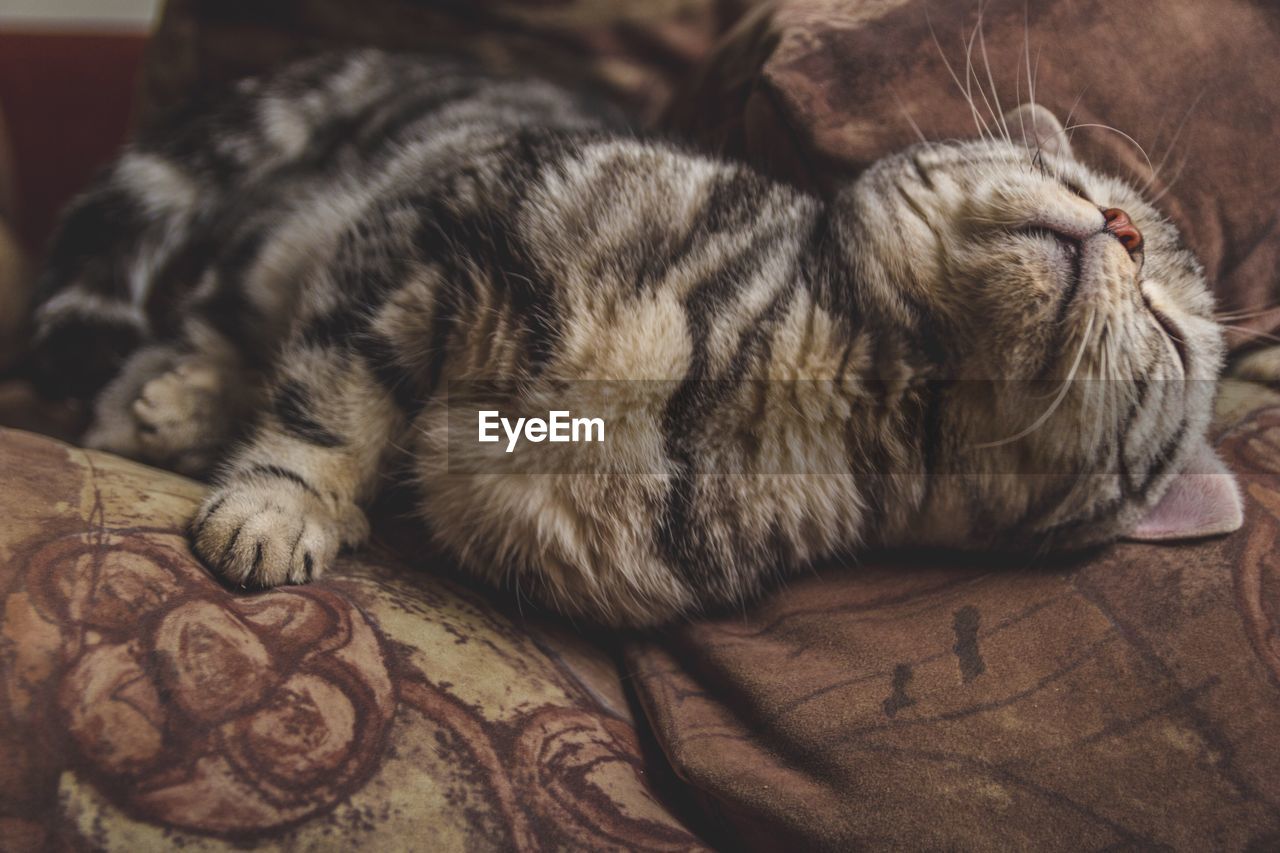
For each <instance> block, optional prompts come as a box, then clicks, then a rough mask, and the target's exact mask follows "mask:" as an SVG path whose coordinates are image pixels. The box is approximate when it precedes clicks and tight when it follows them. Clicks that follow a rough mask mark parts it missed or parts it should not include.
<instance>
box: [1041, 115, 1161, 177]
mask: <svg viewBox="0 0 1280 853" xmlns="http://www.w3.org/2000/svg"><path fill="white" fill-rule="evenodd" d="M1076 128H1098V129H1100V130H1109V131H1111V132H1112V133H1114V134H1117V135H1119V136H1122V137H1124V138H1125V139H1127V140H1128V141H1129V142H1130V143H1132V144H1133V146H1134V147H1135V148H1137V149H1138V152H1139V153H1140V154H1141V155H1142V159H1144V160H1146V161H1147V171H1148V172H1149V173H1151V174H1155V166H1154V165H1152V163H1151V157H1150V156H1148V155H1147V149H1145V148H1143V147H1142V145H1141V143H1139V142H1138V140H1136V139H1134V138H1133V137H1132V136H1130V135H1129V134H1127V133H1125V132H1124V131H1123V130H1120V129H1119V128H1115V127H1112V126H1111V125H1109V124H1102V123H1101V122H1087V123H1084V124H1073V125H1070V126H1068V127H1064V128H1063V130H1065V131H1067V132H1071V131H1073V130H1075V129H1076Z"/></svg>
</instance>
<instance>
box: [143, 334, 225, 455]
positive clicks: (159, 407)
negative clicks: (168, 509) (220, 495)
mask: <svg viewBox="0 0 1280 853" xmlns="http://www.w3.org/2000/svg"><path fill="white" fill-rule="evenodd" d="M225 380H226V377H225V376H224V374H223V371H222V370H221V369H219V367H218V366H216V365H214V364H211V363H205V362H202V361H199V360H195V359H189V360H185V361H180V362H178V364H177V365H176V366H175V367H174V368H173V369H172V370H169V371H167V372H165V373H162V374H161V375H159V376H157V377H156V378H154V379H152V380H150V381H149V382H147V383H146V384H145V385H143V386H142V389H141V391H140V392H139V393H138V397H137V399H135V400H134V401H133V404H132V405H131V406H130V414H131V415H132V416H133V420H134V424H135V427H136V429H137V436H138V439H137V440H138V444H139V445H140V447H141V448H142V455H143V456H144V457H145V458H146V459H148V460H150V461H154V462H158V463H160V464H167V465H168V466H169V467H171V468H173V469H174V470H176V471H179V472H181V473H184V474H190V475H196V476H198V475H200V474H202V473H204V472H205V471H207V470H208V469H209V468H210V467H212V466H213V464H214V463H215V462H216V461H217V458H218V456H219V455H220V451H221V449H222V447H223V445H224V444H225V443H226V441H227V439H228V438H229V436H230V434H231V432H232V427H231V415H232V412H231V408H232V407H231V406H230V405H229V403H230V394H229V393H228V390H227V388H226V387H225Z"/></svg>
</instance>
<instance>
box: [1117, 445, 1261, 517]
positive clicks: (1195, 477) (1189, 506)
mask: <svg viewBox="0 0 1280 853" xmlns="http://www.w3.org/2000/svg"><path fill="white" fill-rule="evenodd" d="M1243 523H1244V504H1243V503H1242V502H1241V500H1240V487H1239V486H1238V485H1237V484H1236V478H1235V476H1234V475H1233V474H1232V473H1231V472H1230V471H1228V470H1227V466H1226V465H1224V464H1223V463H1222V460H1221V459H1219V458H1218V454H1216V453H1214V452H1213V448H1211V447H1210V446H1209V442H1208V441H1206V440H1205V439H1200V441H1199V443H1198V444H1197V445H1196V448H1195V450H1194V451H1193V452H1192V455H1191V459H1190V460H1189V461H1188V462H1187V464H1186V466H1185V467H1184V468H1183V470H1182V472H1181V473H1180V474H1178V475H1177V476H1176V477H1174V478H1173V483H1171V484H1170V486H1169V489H1168V491H1166V492H1165V493H1164V497H1162V498H1161V499H1160V501H1159V503H1157V504H1156V505H1155V506H1154V507H1152V509H1151V511H1150V513H1149V514H1148V515H1147V517H1146V518H1144V519H1143V520H1142V522H1141V523H1140V524H1139V525H1138V526H1137V528H1136V529H1135V530H1134V531H1133V532H1132V533H1131V534H1129V537H1128V538H1130V539H1137V540H1139V541H1142V542H1163V541H1167V540H1171V539H1195V538H1199V537H1201V536H1216V535H1218V534H1220V533H1230V532H1232V531H1233V530H1239V529H1240V525H1242V524H1243Z"/></svg>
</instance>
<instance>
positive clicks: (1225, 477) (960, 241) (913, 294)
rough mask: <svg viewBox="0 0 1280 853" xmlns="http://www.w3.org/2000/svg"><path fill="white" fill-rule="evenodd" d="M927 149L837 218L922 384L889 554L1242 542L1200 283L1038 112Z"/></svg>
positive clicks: (1136, 204) (1159, 220)
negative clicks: (1215, 434) (1214, 416)
mask: <svg viewBox="0 0 1280 853" xmlns="http://www.w3.org/2000/svg"><path fill="white" fill-rule="evenodd" d="M1004 124H1005V125H1006V126H1007V128H1008V131H1009V133H1008V136H1007V137H1005V138H1001V139H997V140H991V139H984V140H974V141H959V142H947V143H937V144H921V145H918V146H915V147H913V148H910V149H908V150H906V151H904V152H901V153H899V154H896V155H893V156H891V157H888V158H886V159H884V160H882V161H880V162H879V163H877V164H876V165H875V166H873V167H872V168H871V169H869V170H868V171H867V172H866V173H865V174H863V175H862V176H861V177H860V178H859V179H858V180H857V181H856V182H855V183H854V184H853V185H852V186H851V187H849V188H848V189H846V190H844V191H843V192H842V193H841V195H840V196H839V197H838V199H837V203H836V208H835V209H836V217H837V221H838V222H839V223H840V224H839V227H841V228H842V229H845V230H846V232H847V233H846V234H845V235H844V236H845V237H846V238H847V239H846V244H847V245H851V246H856V247H857V254H856V257H855V258H854V259H853V266H854V270H855V274H856V275H857V277H858V278H859V280H860V286H865V287H868V288H871V292H872V293H873V294H876V295H877V296H878V301H879V304H880V305H882V306H886V305H887V306H889V308H888V309H887V310H888V311H889V312H890V313H899V314H900V315H901V317H902V318H903V321H904V324H905V326H906V327H909V328H912V329H914V331H915V336H914V339H913V340H914V342H913V345H914V346H915V347H917V348H918V349H920V350H921V352H920V356H921V361H922V363H926V364H928V365H929V367H928V369H927V373H928V374H929V379H930V380H932V381H931V387H930V394H931V395H932V399H931V401H930V407H929V412H928V415H927V417H926V421H927V424H926V428H927V429H928V430H929V433H930V437H929V441H930V442H932V446H931V447H930V449H929V453H930V454H931V456H932V459H931V464H930V467H929V471H930V473H931V476H930V477H928V478H926V479H925V482H923V483H922V485H921V487H920V494H918V495H917V497H919V498H920V499H921V504H920V510H919V512H918V513H917V514H916V515H915V517H914V518H912V520H911V521H910V522H909V523H908V524H907V526H906V527H904V528H903V529H902V530H900V531H898V532H897V534H896V535H897V538H899V539H906V540H909V541H915V542H929V543H933V544H942V545H960V546H987V545H999V544H1010V545H1033V544H1041V543H1048V544H1049V545H1050V546H1051V547H1080V546H1085V545H1091V544H1095V543H1100V542H1104V541H1107V540H1110V539H1114V538H1116V537H1119V536H1125V535H1129V536H1136V537H1139V538H1148V539H1168V538H1182V537H1189V536H1199V535H1207V534H1212V533H1221V532H1227V531H1229V530H1234V529H1235V528H1237V527H1238V526H1239V525H1240V523H1241V505H1240V497H1239V493H1238V490H1237V487H1236V485H1235V482H1234V480H1233V479H1232V478H1231V476H1230V474H1229V473H1228V472H1227V471H1226V469H1225V468H1224V467H1223V465H1222V463H1221V462H1220V461H1219V460H1218V459H1217V457H1216V456H1215V455H1214V453H1213V451H1212V450H1211V449H1210V447H1209V445H1208V443H1207V440H1206V437H1205V433H1206V430H1207V428H1208V424H1209V419H1210V414H1211V409H1212V405H1213V395H1214V388H1215V383H1216V380H1217V377H1218V374H1219V372H1220V370H1221V367H1222V360H1223V355H1224V343H1223V334H1222V330H1221V328H1220V327H1219V326H1218V324H1217V323H1216V322H1215V321H1214V318H1213V298H1212V296H1211V294H1210V292H1209V290H1208V287H1207V286H1206V283H1205V277H1204V273H1203V270H1202V268H1201V266H1200V264H1199V263H1198V262H1197V260H1196V259H1195V257H1194V256H1193V255H1192V254H1191V253H1190V252H1189V251H1188V250H1187V249H1186V248H1185V247H1184V245H1183V244H1182V242H1181V239H1180V237H1179V235H1178V233H1177V231H1176V229H1175V228H1174V226H1173V225H1172V223H1170V222H1169V221H1168V220H1167V219H1166V218H1165V217H1164V216H1162V215H1161V214H1160V213H1159V212H1158V211H1157V210H1156V209H1155V207H1154V206H1153V204H1152V203H1151V202H1150V201H1149V200H1148V199H1147V198H1145V197H1144V195H1143V194H1142V192H1140V191H1139V190H1138V189H1137V188H1135V187H1134V186H1132V185H1130V184H1128V183H1126V182H1124V181H1121V180H1118V179H1115V178H1112V177H1109V176H1106V175H1102V174H1099V173H1098V172H1096V171H1094V170H1093V169H1091V168H1089V167H1088V166H1087V165H1085V164H1084V163H1082V162H1080V161H1079V160H1078V159H1077V158H1076V157H1075V156H1074V155H1073V153H1072V150H1071V146H1070V143H1069V141H1068V139H1067V136H1066V134H1065V133H1064V132H1063V129H1062V126H1061V124H1060V123H1059V122H1058V121H1057V120H1056V119H1055V118H1054V117H1053V116H1052V115H1051V114H1050V113H1049V112H1048V111H1047V110H1044V109H1043V108H1040V107H1031V106H1023V107H1020V108H1019V109H1017V110H1015V111H1013V112H1012V113H1010V114H1009V115H1008V116H1006V117H1005V122H1004Z"/></svg>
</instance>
